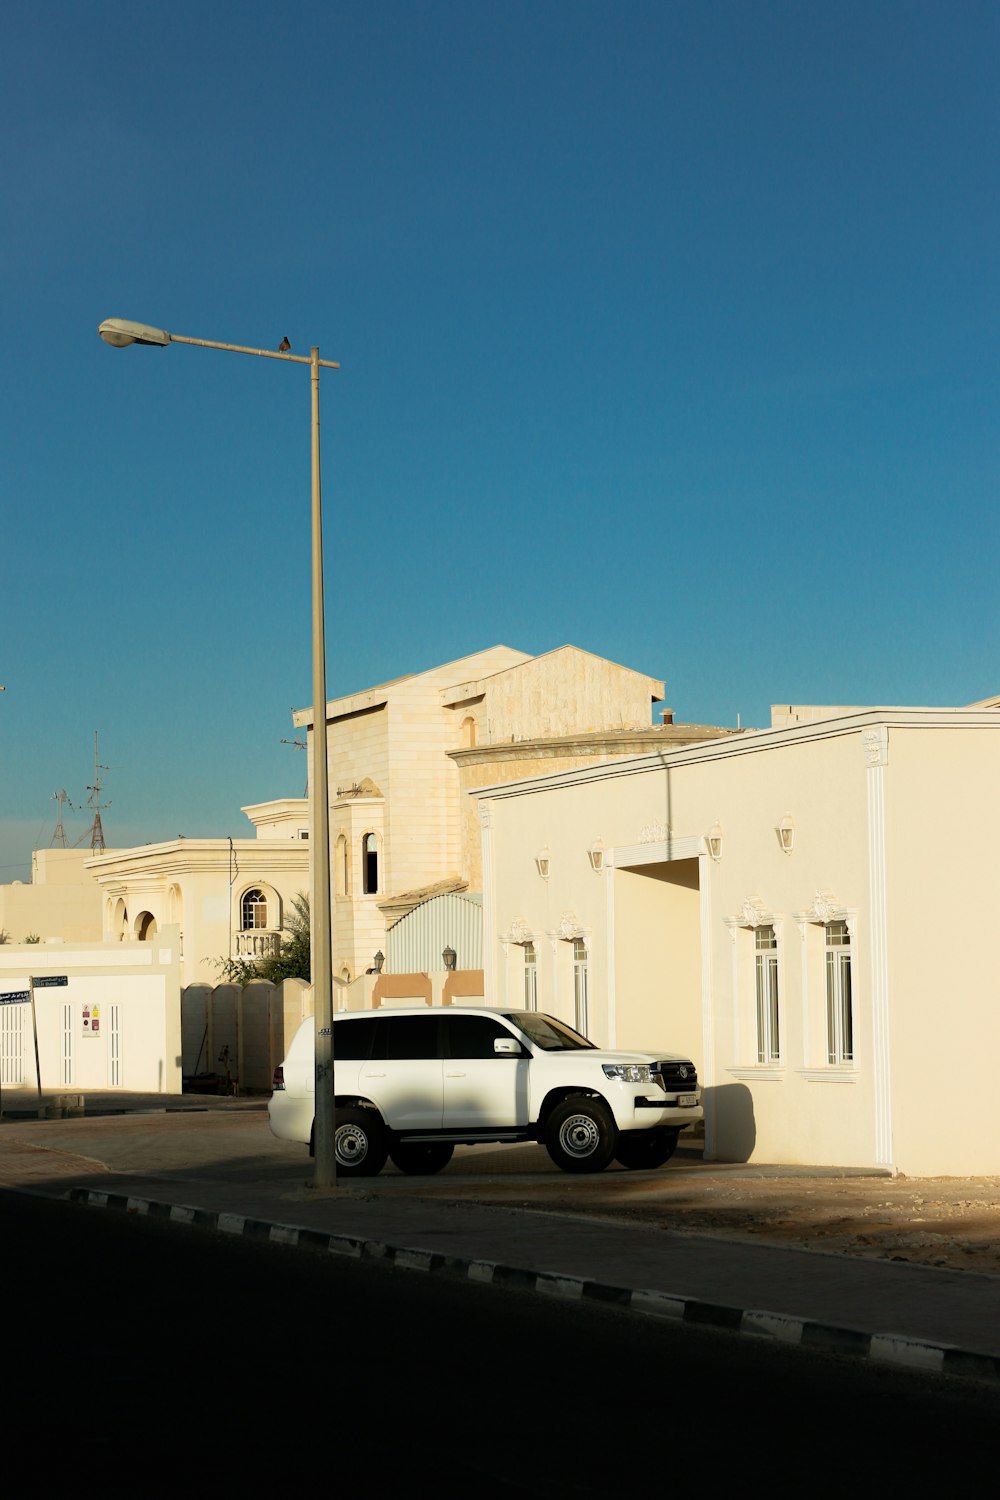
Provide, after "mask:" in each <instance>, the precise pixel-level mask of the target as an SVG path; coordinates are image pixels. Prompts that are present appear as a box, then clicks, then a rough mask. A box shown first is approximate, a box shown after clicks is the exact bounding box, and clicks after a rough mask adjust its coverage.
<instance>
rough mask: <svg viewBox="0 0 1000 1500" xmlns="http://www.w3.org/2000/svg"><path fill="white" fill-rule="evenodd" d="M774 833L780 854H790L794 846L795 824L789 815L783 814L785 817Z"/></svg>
mask: <svg viewBox="0 0 1000 1500" xmlns="http://www.w3.org/2000/svg"><path fill="white" fill-rule="evenodd" d="M774 831H775V833H776V834H777V835H778V843H779V844H780V845H781V850H782V853H783V854H791V852H792V849H793V847H794V845H795V824H794V823H793V822H792V818H791V814H790V813H785V816H784V817H783V818H782V820H781V822H780V823H779V824H778V826H777V828H776V829H775V830H774Z"/></svg>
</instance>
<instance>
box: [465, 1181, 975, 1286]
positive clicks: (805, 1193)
mask: <svg viewBox="0 0 1000 1500" xmlns="http://www.w3.org/2000/svg"><path fill="white" fill-rule="evenodd" d="M679 1165H680V1164H679V1163H678V1166H679ZM800 1170H801V1169H800ZM772 1172H773V1173H774V1175H771V1173H762V1175H760V1176H753V1175H749V1174H748V1169H746V1168H742V1169H740V1170H739V1173H738V1174H737V1173H736V1172H733V1171H732V1170H730V1171H729V1172H727V1171H726V1169H725V1168H721V1169H719V1168H715V1167H713V1166H712V1165H709V1164H705V1165H704V1166H701V1165H699V1166H698V1167H697V1168H696V1169H695V1170H694V1171H683V1170H681V1171H679V1170H677V1169H676V1168H673V1169H672V1168H667V1169H666V1170H665V1171H663V1172H658V1173H654V1172H639V1173H629V1174H625V1173H623V1172H617V1171H615V1172H611V1173H604V1174H601V1176H600V1177H594V1178H579V1177H578V1178H575V1179H574V1180H573V1182H572V1186H571V1187H570V1185H569V1184H566V1183H565V1179H563V1180H562V1181H558V1180H553V1182H552V1187H551V1190H549V1189H548V1188H547V1187H546V1188H545V1189H542V1188H541V1185H540V1184H537V1185H534V1186H533V1188H532V1192H531V1196H530V1201H524V1200H523V1198H522V1199H521V1201H520V1203H519V1206H521V1207H524V1208H534V1209H537V1210H544V1211H546V1212H552V1211H553V1210H555V1211H563V1212H568V1213H579V1212H581V1211H582V1212H584V1213H586V1214H588V1215H592V1214H599V1215H602V1216H605V1215H606V1216H607V1217H609V1218H612V1219H616V1220H619V1221H626V1222H633V1223H634V1222H641V1223H645V1224H655V1225H658V1226H660V1227H662V1228H664V1229H670V1230H673V1231H675V1232H678V1233H685V1232H687V1233H696V1234H717V1235H720V1236H724V1237H725V1238H726V1239H746V1240H750V1241H755V1242H758V1243H761V1242H764V1243H770V1244H777V1245H785V1246H790V1247H794V1248H801V1249H809V1250H819V1251H825V1252H827V1253H830V1254H839V1255H858V1256H871V1257H874V1258H877V1259H883V1260H898V1261H910V1262H912V1263H914V1264H918V1265H927V1266H940V1267H944V1268H947V1269H950V1270H960V1271H975V1272H978V1273H980V1274H986V1275H993V1276H1000V1179H997V1178H983V1177H978V1178H958V1177H941V1178H920V1179H917V1178H905V1177H896V1178H889V1177H861V1176H853V1175H851V1176H840V1177H838V1176H832V1175H830V1174H826V1173H824V1174H823V1175H822V1176H810V1175H808V1174H805V1173H801V1175H798V1174H797V1175H794V1176H790V1175H788V1172H787V1169H786V1171H785V1172H782V1173H781V1175H778V1169H772ZM444 1186H445V1184H444V1182H443V1181H442V1182H441V1188H442V1189H444ZM491 1188H492V1191H491V1193H490V1195H489V1198H490V1201H492V1202H501V1201H506V1202H509V1203H515V1202H518V1199H519V1195H518V1191H517V1189H516V1187H515V1184H514V1183H510V1184H509V1185H508V1186H506V1187H504V1186H503V1185H501V1184H500V1183H499V1182H497V1180H496V1179H494V1181H493V1183H492V1184H491Z"/></svg>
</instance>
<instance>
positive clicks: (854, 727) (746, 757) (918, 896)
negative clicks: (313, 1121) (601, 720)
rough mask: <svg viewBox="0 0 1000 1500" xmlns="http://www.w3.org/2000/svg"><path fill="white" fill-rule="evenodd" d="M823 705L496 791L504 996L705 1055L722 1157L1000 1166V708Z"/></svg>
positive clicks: (495, 903)
mask: <svg viewBox="0 0 1000 1500" xmlns="http://www.w3.org/2000/svg"><path fill="white" fill-rule="evenodd" d="M987 701H988V702H989V703H990V704H991V705H995V703H996V701H997V700H987ZM823 712H824V711H815V712H814V713H813V712H810V711H809V710H807V709H803V708H796V707H795V706H793V705H788V706H785V705H782V707H781V708H780V709H779V710H777V711H776V713H775V721H776V725H777V727H774V728H772V729H770V730H765V731H759V732H756V733H748V734H744V735H741V736H739V737H735V738H730V739H727V740H724V741H721V742H716V743H703V744H700V745H691V746H688V747H681V748H677V749H673V748H670V749H667V750H666V751H665V752H664V753H661V754H659V755H648V754H647V755H641V756H634V757H631V758H629V759H627V760H619V761H616V762H611V763H606V764H602V765H594V766H588V767H584V768H581V769H577V770H572V771H567V772H564V773H561V774H556V775H550V776H546V777H542V778H536V779H532V780H526V781H524V782H521V783H509V784H507V785H503V786H496V787H493V788H486V789H483V790H481V791H480V792H479V793H477V795H476V800H477V802H478V805H479V816H480V821H481V828H482V842H483V868H484V871H485V880H484V892H483V897H484V928H485V931H484V960H483V961H484V967H485V971H486V973H485V986H484V988H485V992H486V995H487V997H488V998H490V999H492V1001H493V1002H494V1003H500V1004H512V1005H521V1004H528V1005H536V1004H537V1005H538V1006H539V1007H541V1008H543V1009H546V1010H550V1011H553V1012H554V1013H556V1014H558V1015H560V1016H562V1017H564V1018H565V1019H567V1020H569V1021H571V1022H574V1021H575V1022H576V1024H578V1025H579V1026H580V1027H581V1028H582V1029H584V1030H586V1031H587V1032H588V1033H589V1035H591V1036H592V1037H593V1038H594V1040H595V1041H597V1042H599V1043H606V1044H609V1045H617V1046H631V1045H636V1046H640V1045H641V1046H646V1047H653V1048H669V1049H673V1050H677V1051H683V1052H686V1053H690V1054H691V1055H692V1056H693V1057H694V1058H695V1059H696V1061H697V1064H698V1067H699V1070H700V1073H701V1076H702V1080H703V1082H704V1084H705V1086H706V1090H707V1093H706V1145H707V1152H708V1154H709V1155H710V1156H714V1157H718V1158H722V1159H728V1160H757V1161H762V1162H763V1161H770V1162H808V1163H812V1164H826V1165H836V1166H845V1167H884V1168H888V1169H890V1170H898V1171H902V1172H906V1173H912V1174H915V1175H936V1174H948V1173H955V1174H961V1175H970V1174H988V1173H996V1172H998V1171H1000V1132H998V1130H997V1127H996V1110H995V1107H994V1102H993V1101H994V1096H995V1092H996V1090H995V1080H994V1074H995V1070H996V1058H997V1056H1000V974H998V968H997V964H996V957H995V951H994V943H993V935H994V928H993V921H994V916H995V910H996V905H997V882H996V875H995V864H996V851H997V848H998V847H1000V799H998V797H997V794H996V773H997V765H998V764H1000V715H998V714H997V713H996V710H995V707H980V706H975V707H973V708H969V709H870V710H860V709H859V710H846V711H839V710H833V711H828V712H832V716H830V717H824V716H823ZM817 715H818V716H817Z"/></svg>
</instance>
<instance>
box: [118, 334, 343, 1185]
mask: <svg viewBox="0 0 1000 1500" xmlns="http://www.w3.org/2000/svg"><path fill="white" fill-rule="evenodd" d="M97 331H98V333H99V334H100V335H101V338H102V339H104V341H105V343H107V344H111V345H112V346H113V347H114V348H116V349H124V348H126V347H127V346H128V345H129V344H149V345H152V346H154V347H165V346H166V345H167V344H195V345H197V346H198V347H199V348H201V349H225V350H228V351H229V352H230V353H232V354H255V355H258V356H260V358H262V359H283V360H285V361H287V362H289V363H291V364H300V365H308V366H309V368H310V376H311V384H312V685H313V765H312V774H311V775H310V777H309V848H310V851H311V853H310V861H311V864H312V898H311V901H310V905H309V914H310V947H311V952H312V979H313V999H314V1009H315V1013H316V1137H315V1151H316V1166H315V1185H316V1187H317V1188H330V1187H335V1186H336V1182H337V1160H336V1156H335V1154H334V1127H335V1117H334V1097H333V960H332V942H331V933H330V811H329V788H328V781H327V776H328V759H327V724H326V633H325V617H324V609H323V504H322V492H321V488H320V448H319V372H320V370H321V369H324V370H339V369H340V365H339V364H338V363H336V362H335V361H331V360H327V359H320V357H319V349H318V348H313V349H312V351H311V353H310V354H309V355H308V356H306V355H304V354H291V353H286V352H285V351H283V350H272V349H248V348H246V347H245V346H244V345H242V344H220V343H217V342H215V341H214V340H212V339H192V338H186V337H184V335H182V334H179V333H168V332H167V331H166V329H165V328H151V327H149V326H148V325H147V324H145V323H132V322H129V321H128V320H127V319H125V318H107V319H105V321H104V322H103V323H102V324H101V325H100V327H99V328H98V330H97Z"/></svg>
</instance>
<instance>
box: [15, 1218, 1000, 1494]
mask: <svg viewBox="0 0 1000 1500" xmlns="http://www.w3.org/2000/svg"><path fill="white" fill-rule="evenodd" d="M0 1237H2V1243H3V1247H4V1270H5V1277H6V1280H7V1285H8V1288H16V1290H17V1306H18V1309H19V1311H18V1317H19V1318H20V1320H21V1322H20V1332H19V1334H18V1336H17V1338H16V1339H12V1338H11V1337H10V1329H9V1330H8V1337H7V1338H6V1339H5V1354H4V1390H5V1396H4V1416H5V1431H6V1434H7V1444H8V1451H9V1452H11V1453H12V1452H13V1451H14V1449H15V1447H16V1451H17V1453H18V1454H19V1455H20V1456H21V1457H20V1458H19V1461H18V1464H19V1467H21V1474H22V1479H21V1483H22V1484H25V1485H30V1486H31V1487H32V1488H35V1487H37V1486H38V1485H39V1484H41V1485H42V1487H43V1488H44V1489H45V1490H50V1489H52V1488H53V1487H56V1486H60V1487H61V1486H63V1485H65V1486H72V1487H73V1491H74V1492H76V1491H80V1492H82V1493H88V1492H94V1491H98V1492H100V1493H101V1494H107V1495H117V1494H126V1493H127V1494H129V1495H130V1496H132V1495H134V1494H135V1493H136V1492H140V1493H144V1494H153V1495H161V1494H162V1495H170V1496H176V1495H177V1494H178V1493H182V1492H183V1491H184V1490H185V1489H191V1488H193V1489H194V1490H195V1492H196V1493H201V1492H202V1491H204V1490H215V1489H217V1488H218V1489H225V1490H227V1491H231V1490H236V1491H239V1492H248V1493H251V1494H253V1493H258V1492H260V1491H265V1490H266V1491H274V1492H278V1493H284V1492H287V1491H289V1490H294V1489H297V1488H298V1487H299V1485H308V1486H309V1487H310V1489H316V1488H319V1489H320V1490H322V1491H324V1492H325V1491H326V1490H330V1491H331V1492H333V1493H345V1492H346V1493H349V1494H358V1495H360V1494H371V1495H376V1496H378V1495H382V1494H386V1493H396V1492H398V1491H399V1490H400V1489H402V1488H403V1487H404V1486H405V1488H406V1490H407V1492H409V1493H413V1494H416V1495H421V1494H428V1495H433V1496H436V1497H442V1500H451V1497H455V1500H466V1497H468V1496H470V1495H472V1496H476V1497H482V1500H490V1497H494V1496H495V1497H508V1496H527V1497H534V1496H538V1497H549V1496H551V1497H562V1496H565V1497H577V1496H579V1497H589V1496H597V1495H601V1496H618V1495H620V1494H623V1493H628V1492H630V1491H633V1490H634V1491H637V1492H638V1493H645V1492H647V1491H648V1492H651V1493H657V1492H661V1491H669V1492H671V1493H678V1492H679V1493H682V1494H683V1493H687V1492H691V1493H698V1492H700V1491H702V1490H705V1489H709V1490H713V1491H714V1490H716V1489H718V1487H719V1486H720V1485H722V1484H727V1483H730V1482H732V1483H734V1484H739V1486H740V1488H741V1489H744V1488H746V1486H747V1484H748V1482H749V1480H750V1478H751V1476H752V1475H753V1473H754V1472H756V1471H758V1470H759V1469H760V1468H764V1469H766V1470H767V1471H768V1472H769V1474H770V1478H769V1483H774V1482H781V1483H782V1486H784V1482H785V1480H787V1481H788V1482H789V1483H791V1482H793V1480H792V1476H793V1475H798V1478H797V1479H795V1480H794V1482H795V1483H796V1484H798V1483H801V1482H804V1481H803V1476H804V1475H805V1474H806V1473H810V1472H811V1473H812V1474H813V1475H814V1480H813V1481H811V1482H817V1483H819V1487H820V1488H821V1489H822V1488H823V1485H822V1482H820V1481H819V1480H818V1477H817V1476H818V1475H819V1474H821V1473H822V1471H823V1470H824V1468H827V1467H829V1465H830V1462H831V1459H832V1460H833V1462H835V1463H836V1465H837V1466H838V1467H841V1466H842V1467H843V1468H844V1469H845V1470H849V1471H850V1473H849V1475H848V1474H847V1473H845V1474H844V1475H843V1476H842V1477H843V1480H844V1483H845V1485H846V1486H847V1487H849V1488H850V1490H851V1492H852V1493H855V1494H860V1495H869V1494H875V1492H876V1490H880V1489H882V1488H884V1486H885V1485H886V1484H888V1483H892V1484H894V1485H899V1484H901V1483H912V1484H914V1485H915V1486H916V1485H919V1486H920V1487H921V1488H920V1489H919V1490H918V1493H926V1490H927V1487H928V1486H929V1485H930V1484H931V1483H938V1482H940V1483H942V1484H945V1483H947V1485H948V1487H949V1489H950V1488H952V1487H953V1486H954V1483H955V1481H956V1470H957V1469H958V1468H962V1469H967V1470H969V1471H972V1470H974V1469H975V1467H976V1460H977V1456H978V1455H983V1456H984V1457H985V1456H986V1455H987V1454H991V1453H992V1449H993V1444H994V1440H995V1431H996V1423H997V1417H998V1404H997V1400H996V1397H995V1395H994V1394H993V1393H992V1392H988V1391H986V1390H985V1389H983V1388H976V1387H969V1386H966V1385H961V1386H953V1385H950V1384H947V1383H944V1382H942V1381H940V1380H939V1379H931V1378H929V1377H924V1376H919V1375H913V1374H909V1373H907V1372H903V1371H898V1370H895V1371H893V1370H888V1369H885V1368H882V1367H878V1366H858V1365H857V1364H856V1363H855V1362H853V1361H847V1360H843V1359H838V1358H836V1357H834V1356H824V1355H821V1354H816V1353H810V1354H805V1353H803V1352H802V1351H801V1350H789V1349H787V1348H784V1347H782V1346H781V1345H778V1344H773V1343H767V1342H762V1341H759V1340H754V1341H750V1340H734V1339H732V1338H731V1337H729V1336H727V1335H725V1334H720V1333H713V1332H710V1331H706V1330H703V1329H692V1328H689V1327H685V1326H682V1325H664V1324H661V1323H654V1322H651V1321H641V1320H640V1321H636V1320H635V1319H632V1318H630V1317H628V1316H627V1315H624V1314H622V1313H621V1312H620V1311H618V1310H616V1309H614V1308H609V1307H602V1306H583V1305H580V1304H574V1305H572V1306H570V1305H567V1304H565V1303H560V1302H558V1301H553V1300H551V1299H546V1298H539V1297H537V1296H529V1295H523V1294H518V1293H511V1292H509V1291H505V1292H499V1291H497V1290H496V1289H494V1288H489V1287H483V1286H477V1285H473V1284H470V1283H469V1282H466V1281H460V1280H457V1279H454V1278H452V1277H448V1276H444V1277H434V1276H427V1275H420V1274H417V1273H415V1272H407V1271H403V1270H399V1269H390V1268H387V1267H386V1266H385V1265H381V1264H378V1263H373V1262H365V1261H350V1260H346V1259H342V1258H338V1257H329V1256H324V1255H317V1254H310V1253H308V1252H305V1251H302V1250H293V1249H290V1248H288V1247H285V1246H281V1245H274V1244H269V1243H260V1242H253V1241H247V1240H242V1239H233V1238H231V1237H229V1236H227V1235H224V1234H220V1233H217V1232H212V1231H208V1230H201V1229H192V1228H181V1227H178V1226H176V1225H171V1224H165V1223H158V1222H155V1221H151V1220H149V1219H142V1218H135V1217H129V1216H125V1215H116V1214H107V1213H95V1212H93V1211H92V1210H88V1209H86V1208H83V1207H80V1206H77V1205H74V1204H67V1203H64V1202H57V1201H53V1200H46V1199H40V1198H35V1197H28V1196H24V1195H21V1194H17V1193H11V1192H7V1193H0ZM831 1450H834V1451H835V1453H836V1456H835V1457H834V1452H833V1451H831ZM22 1460H23V1466H22ZM803 1466H805V1467H803ZM782 1475H783V1476H784V1480H782V1479H781V1476H782Z"/></svg>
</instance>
